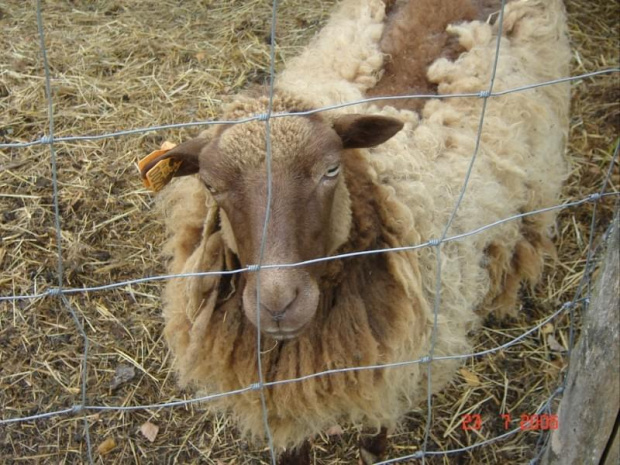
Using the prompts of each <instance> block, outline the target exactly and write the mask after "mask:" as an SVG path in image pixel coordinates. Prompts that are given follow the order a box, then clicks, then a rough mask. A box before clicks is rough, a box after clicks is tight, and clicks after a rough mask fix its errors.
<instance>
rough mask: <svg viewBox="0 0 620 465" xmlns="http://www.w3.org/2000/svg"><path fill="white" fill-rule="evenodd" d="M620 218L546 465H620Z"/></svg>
mask: <svg viewBox="0 0 620 465" xmlns="http://www.w3.org/2000/svg"><path fill="white" fill-rule="evenodd" d="M619 229H620V217H619V215H618V214H616V217H615V219H614V228H613V231H612V233H611V235H610V238H609V240H608V244H607V252H606V256H605V260H604V264H603V266H602V267H601V272H600V275H599V278H598V281H597V284H596V286H595V289H594V291H593V294H592V301H591V303H590V306H589V308H588V311H587V313H586V314H585V315H584V321H583V329H582V333H581V338H580V339H579V342H578V343H577V344H576V345H575V348H574V350H573V352H572V354H571V358H570V368H569V374H568V379H567V383H566V388H565V390H564V395H563V397H562V400H561V402H560V406H559V408H558V417H559V428H558V429H557V430H555V431H553V432H552V433H551V438H550V441H549V444H548V447H547V450H546V451H545V454H544V456H543V460H542V462H541V463H542V464H543V465H582V464H586V465H587V464H600V465H618V464H619V463H620V438H619V434H620V433H619V432H618V422H619V420H618V418H619V417H618V412H619V408H620V271H619V268H620V264H619V262H620V257H619V255H620V250H619V248H620V231H619Z"/></svg>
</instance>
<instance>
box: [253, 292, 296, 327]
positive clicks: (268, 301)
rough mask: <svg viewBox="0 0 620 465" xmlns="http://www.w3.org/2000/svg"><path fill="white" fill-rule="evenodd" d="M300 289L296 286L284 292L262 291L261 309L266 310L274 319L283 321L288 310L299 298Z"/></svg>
mask: <svg viewBox="0 0 620 465" xmlns="http://www.w3.org/2000/svg"><path fill="white" fill-rule="evenodd" d="M298 295H299V291H298V289H296V288H288V289H287V290H286V291H284V292H282V291H281V292H273V291H271V292H269V291H267V292H265V291H263V292H261V296H260V297H261V303H260V305H261V309H262V310H265V311H266V312H267V313H268V314H269V315H270V316H271V319H272V320H273V321H282V320H283V319H284V314H285V313H286V311H287V310H288V309H289V308H291V307H292V305H293V302H295V299H297V296H298Z"/></svg>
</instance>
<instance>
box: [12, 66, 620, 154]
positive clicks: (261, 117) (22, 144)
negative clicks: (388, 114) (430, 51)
mask: <svg viewBox="0 0 620 465" xmlns="http://www.w3.org/2000/svg"><path fill="white" fill-rule="evenodd" d="M619 72H620V68H609V69H602V70H598V71H592V72H589V73H583V74H578V75H575V76H567V77H563V78H559V79H552V80H550V81H544V82H534V83H531V84H528V85H525V86H520V87H514V88H512V89H505V90H502V91H494V92H489V91H481V92H468V93H456V94H408V95H399V96H385V97H372V98H366V99H360V100H354V101H352V102H345V103H340V104H337V105H329V106H325V107H320V108H316V109H314V110H307V111H298V112H276V113H272V114H271V115H270V116H269V118H283V117H289V116H310V115H313V114H316V113H322V112H326V111H331V110H338V109H341V108H346V107H352V106H355V105H362V104H366V103H373V102H382V101H389V100H412V99H428V98H432V99H440V100H443V99H451V98H481V99H485V98H487V97H501V96H503V95H508V94H512V93H515V92H524V91H527V90H531V89H536V88H538V87H546V86H552V85H556V84H561V83H565V82H574V81H580V80H583V79H588V78H593V77H596V76H602V75H608V74H615V73H619ZM266 118H267V115H266V114H264V113H261V114H258V115H254V116H250V117H247V118H239V119H236V120H207V121H195V122H187V123H175V124H162V125H155V126H149V127H145V128H136V129H127V130H122V131H115V132H107V133H104V134H92V135H89V134H84V135H76V136H59V137H50V136H47V135H44V136H41V137H40V138H39V139H36V140H32V141H29V142H0V148H24V147H32V146H36V145H46V144H50V143H51V142H52V141H54V142H76V141H94V140H103V139H111V138H115V137H122V136H134V135H137V134H144V133H146V132H155V131H163V130H166V129H185V128H199V127H203V126H212V125H231V124H245V123H251V122H253V121H265V119H266Z"/></svg>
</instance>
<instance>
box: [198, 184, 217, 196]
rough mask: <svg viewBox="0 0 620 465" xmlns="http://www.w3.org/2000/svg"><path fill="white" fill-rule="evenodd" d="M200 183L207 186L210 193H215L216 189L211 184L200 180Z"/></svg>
mask: <svg viewBox="0 0 620 465" xmlns="http://www.w3.org/2000/svg"><path fill="white" fill-rule="evenodd" d="M202 183H203V184H204V186H205V187H206V188H207V190H208V191H209V192H211V193H212V194H217V189H216V188H215V187H213V186H212V185H211V184H208V183H206V182H205V181H202Z"/></svg>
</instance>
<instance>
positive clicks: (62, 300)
mask: <svg viewBox="0 0 620 465" xmlns="http://www.w3.org/2000/svg"><path fill="white" fill-rule="evenodd" d="M36 16H37V30H38V34H39V44H40V48H41V57H42V61H43V70H44V74H45V98H46V100H47V113H48V131H49V134H48V136H47V137H48V139H49V150H50V162H51V169H52V199H53V200H52V202H53V205H54V227H55V232H56V251H57V255H58V266H57V270H56V272H57V274H58V276H57V282H58V288H57V291H58V292H57V302H58V303H59V304H60V305H61V306H64V307H65V309H66V310H67V311H68V312H69V313H70V314H71V318H72V319H73V321H74V322H75V325H76V327H77V330H78V332H79V333H80V336H81V337H82V340H83V345H84V350H83V353H82V362H81V372H82V373H81V383H80V384H81V385H80V391H81V398H80V401H81V402H80V404H78V405H75V406H74V407H73V409H72V410H73V411H74V412H76V413H79V412H81V415H82V418H83V422H84V438H85V441H86V449H87V457H88V461H89V463H91V464H92V463H94V462H93V455H92V445H91V441H90V428H89V423H88V417H87V415H86V411H85V410H84V406H85V405H86V390H87V379H88V336H87V335H86V331H85V329H84V326H83V325H82V323H81V322H80V319H79V317H78V315H77V314H76V312H75V311H74V309H73V306H72V305H71V304H70V302H69V300H68V299H67V297H66V296H64V295H63V294H62V289H63V285H64V263H63V250H62V226H61V220H60V205H59V193H58V163H57V157H56V148H55V147H54V100H53V95H52V77H51V72H50V66H49V61H48V59H47V47H46V44H45V30H44V27H43V12H42V6H41V0H37V6H36Z"/></svg>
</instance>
